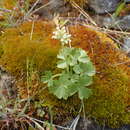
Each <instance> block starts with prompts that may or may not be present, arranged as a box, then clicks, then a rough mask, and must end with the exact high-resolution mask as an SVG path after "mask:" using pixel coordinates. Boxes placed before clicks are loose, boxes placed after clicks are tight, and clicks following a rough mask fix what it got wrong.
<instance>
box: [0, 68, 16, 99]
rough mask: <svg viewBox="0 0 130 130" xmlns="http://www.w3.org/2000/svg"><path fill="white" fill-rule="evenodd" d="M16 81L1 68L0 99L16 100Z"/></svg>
mask: <svg viewBox="0 0 130 130" xmlns="http://www.w3.org/2000/svg"><path fill="white" fill-rule="evenodd" d="M14 84H15V83H14V79H13V77H12V76H11V75H9V74H8V73H7V72H6V71H5V70H4V69H3V68H2V67H0V97H1V98H5V99H7V100H8V99H12V98H16V95H17V92H16V90H15V85H14Z"/></svg>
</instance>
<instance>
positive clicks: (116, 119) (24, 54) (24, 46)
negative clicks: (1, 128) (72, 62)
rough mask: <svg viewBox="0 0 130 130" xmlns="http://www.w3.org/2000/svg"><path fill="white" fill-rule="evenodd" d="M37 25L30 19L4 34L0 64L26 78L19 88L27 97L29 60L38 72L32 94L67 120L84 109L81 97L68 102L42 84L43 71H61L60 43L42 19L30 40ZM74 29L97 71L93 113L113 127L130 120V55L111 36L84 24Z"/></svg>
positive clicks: (90, 112)
mask: <svg viewBox="0 0 130 130" xmlns="http://www.w3.org/2000/svg"><path fill="white" fill-rule="evenodd" d="M31 28H32V23H31V22H27V23H24V24H23V25H21V26H19V27H18V28H10V29H7V30H6V31H5V33H4V34H3V35H2V36H1V37H0V44H3V50H4V53H3V54H2V57H1V58H0V64H1V65H3V66H4V67H5V68H6V69H7V70H8V71H10V72H11V73H12V74H13V75H15V76H16V77H17V79H21V77H22V78H24V77H25V78H24V80H22V81H21V82H19V85H18V89H19V94H21V95H25V96H26V95H27V94H28V93H27V82H26V72H27V59H29V61H31V63H32V66H33V70H35V71H34V72H33V73H32V74H31V81H32V82H31V85H32V86H30V87H29V89H30V90H29V93H30V94H36V96H35V99H37V100H44V105H45V106H51V107H52V108H53V110H54V111H55V116H54V118H55V121H56V120H57V121H58V119H59V118H58V117H59V116H60V117H63V119H61V120H64V118H66V117H67V116H68V117H72V116H74V115H76V114H77V113H78V111H79V109H80V100H79V99H78V98H77V95H74V96H73V97H71V98H69V99H68V100H67V101H64V100H58V99H56V97H54V96H53V95H51V94H49V92H48V89H47V88H46V89H45V85H43V84H41V83H40V82H39V75H38V74H39V73H42V72H44V71H45V70H48V69H51V70H52V71H53V72H55V71H57V70H55V66H56V55H57V53H58V50H59V44H58V41H57V40H52V39H51V36H52V31H53V29H54V25H53V23H49V22H48V23H47V22H42V21H38V22H36V23H35V26H34V31H33V35H32V40H30V32H31ZM69 30H70V32H71V34H72V45H73V46H75V47H81V48H83V49H85V50H86V51H87V52H88V55H89V56H90V57H91V59H92V61H93V63H94V64H95V66H96V70H97V74H96V76H95V78H94V84H93V85H91V86H90V88H92V89H93V95H92V96H91V97H90V98H89V99H88V100H86V101H85V106H86V107H85V108H86V112H87V114H88V115H89V116H90V117H94V118H95V119H96V120H97V121H99V122H100V123H101V124H103V123H106V124H107V125H109V126H111V127H118V126H119V125H121V124H127V123H130V119H129V116H130V114H129V112H128V111H127V107H128V106H129V105H130V103H129V100H130V95H129V92H130V87H129V86H130V81H129V78H130V69H129V58H128V57H127V56H125V54H123V53H122V52H120V50H119V49H118V47H117V46H116V44H115V43H114V42H113V41H112V40H111V39H110V38H108V37H107V36H106V35H105V34H102V33H99V32H96V31H94V30H92V29H89V28H85V27H83V26H79V25H76V26H74V25H73V26H70V27H69ZM35 72H36V73H35ZM37 72H39V73H37ZM35 92H37V93H35ZM25 93H26V94H25Z"/></svg>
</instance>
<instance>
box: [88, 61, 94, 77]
mask: <svg viewBox="0 0 130 130" xmlns="http://www.w3.org/2000/svg"><path fill="white" fill-rule="evenodd" d="M86 74H87V75H88V76H94V75H95V74H96V70H95V67H94V65H93V64H92V62H89V63H88V64H87V66H86Z"/></svg>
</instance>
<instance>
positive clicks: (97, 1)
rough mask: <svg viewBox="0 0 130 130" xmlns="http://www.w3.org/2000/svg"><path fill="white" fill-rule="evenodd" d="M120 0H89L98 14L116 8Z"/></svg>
mask: <svg viewBox="0 0 130 130" xmlns="http://www.w3.org/2000/svg"><path fill="white" fill-rule="evenodd" d="M119 2H120V0H88V4H89V6H90V7H91V8H93V9H94V10H95V12H96V13H97V14H104V13H107V12H113V11H115V10H116V8H117V6H118V4H119Z"/></svg>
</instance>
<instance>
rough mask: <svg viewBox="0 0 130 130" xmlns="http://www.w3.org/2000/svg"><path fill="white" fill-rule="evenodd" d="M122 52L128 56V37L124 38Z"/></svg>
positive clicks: (129, 40)
mask: <svg viewBox="0 0 130 130" xmlns="http://www.w3.org/2000/svg"><path fill="white" fill-rule="evenodd" d="M122 50H123V51H124V52H125V53H127V54H128V56H129V55H130V37H125V38H124V43H123V46H122Z"/></svg>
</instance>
